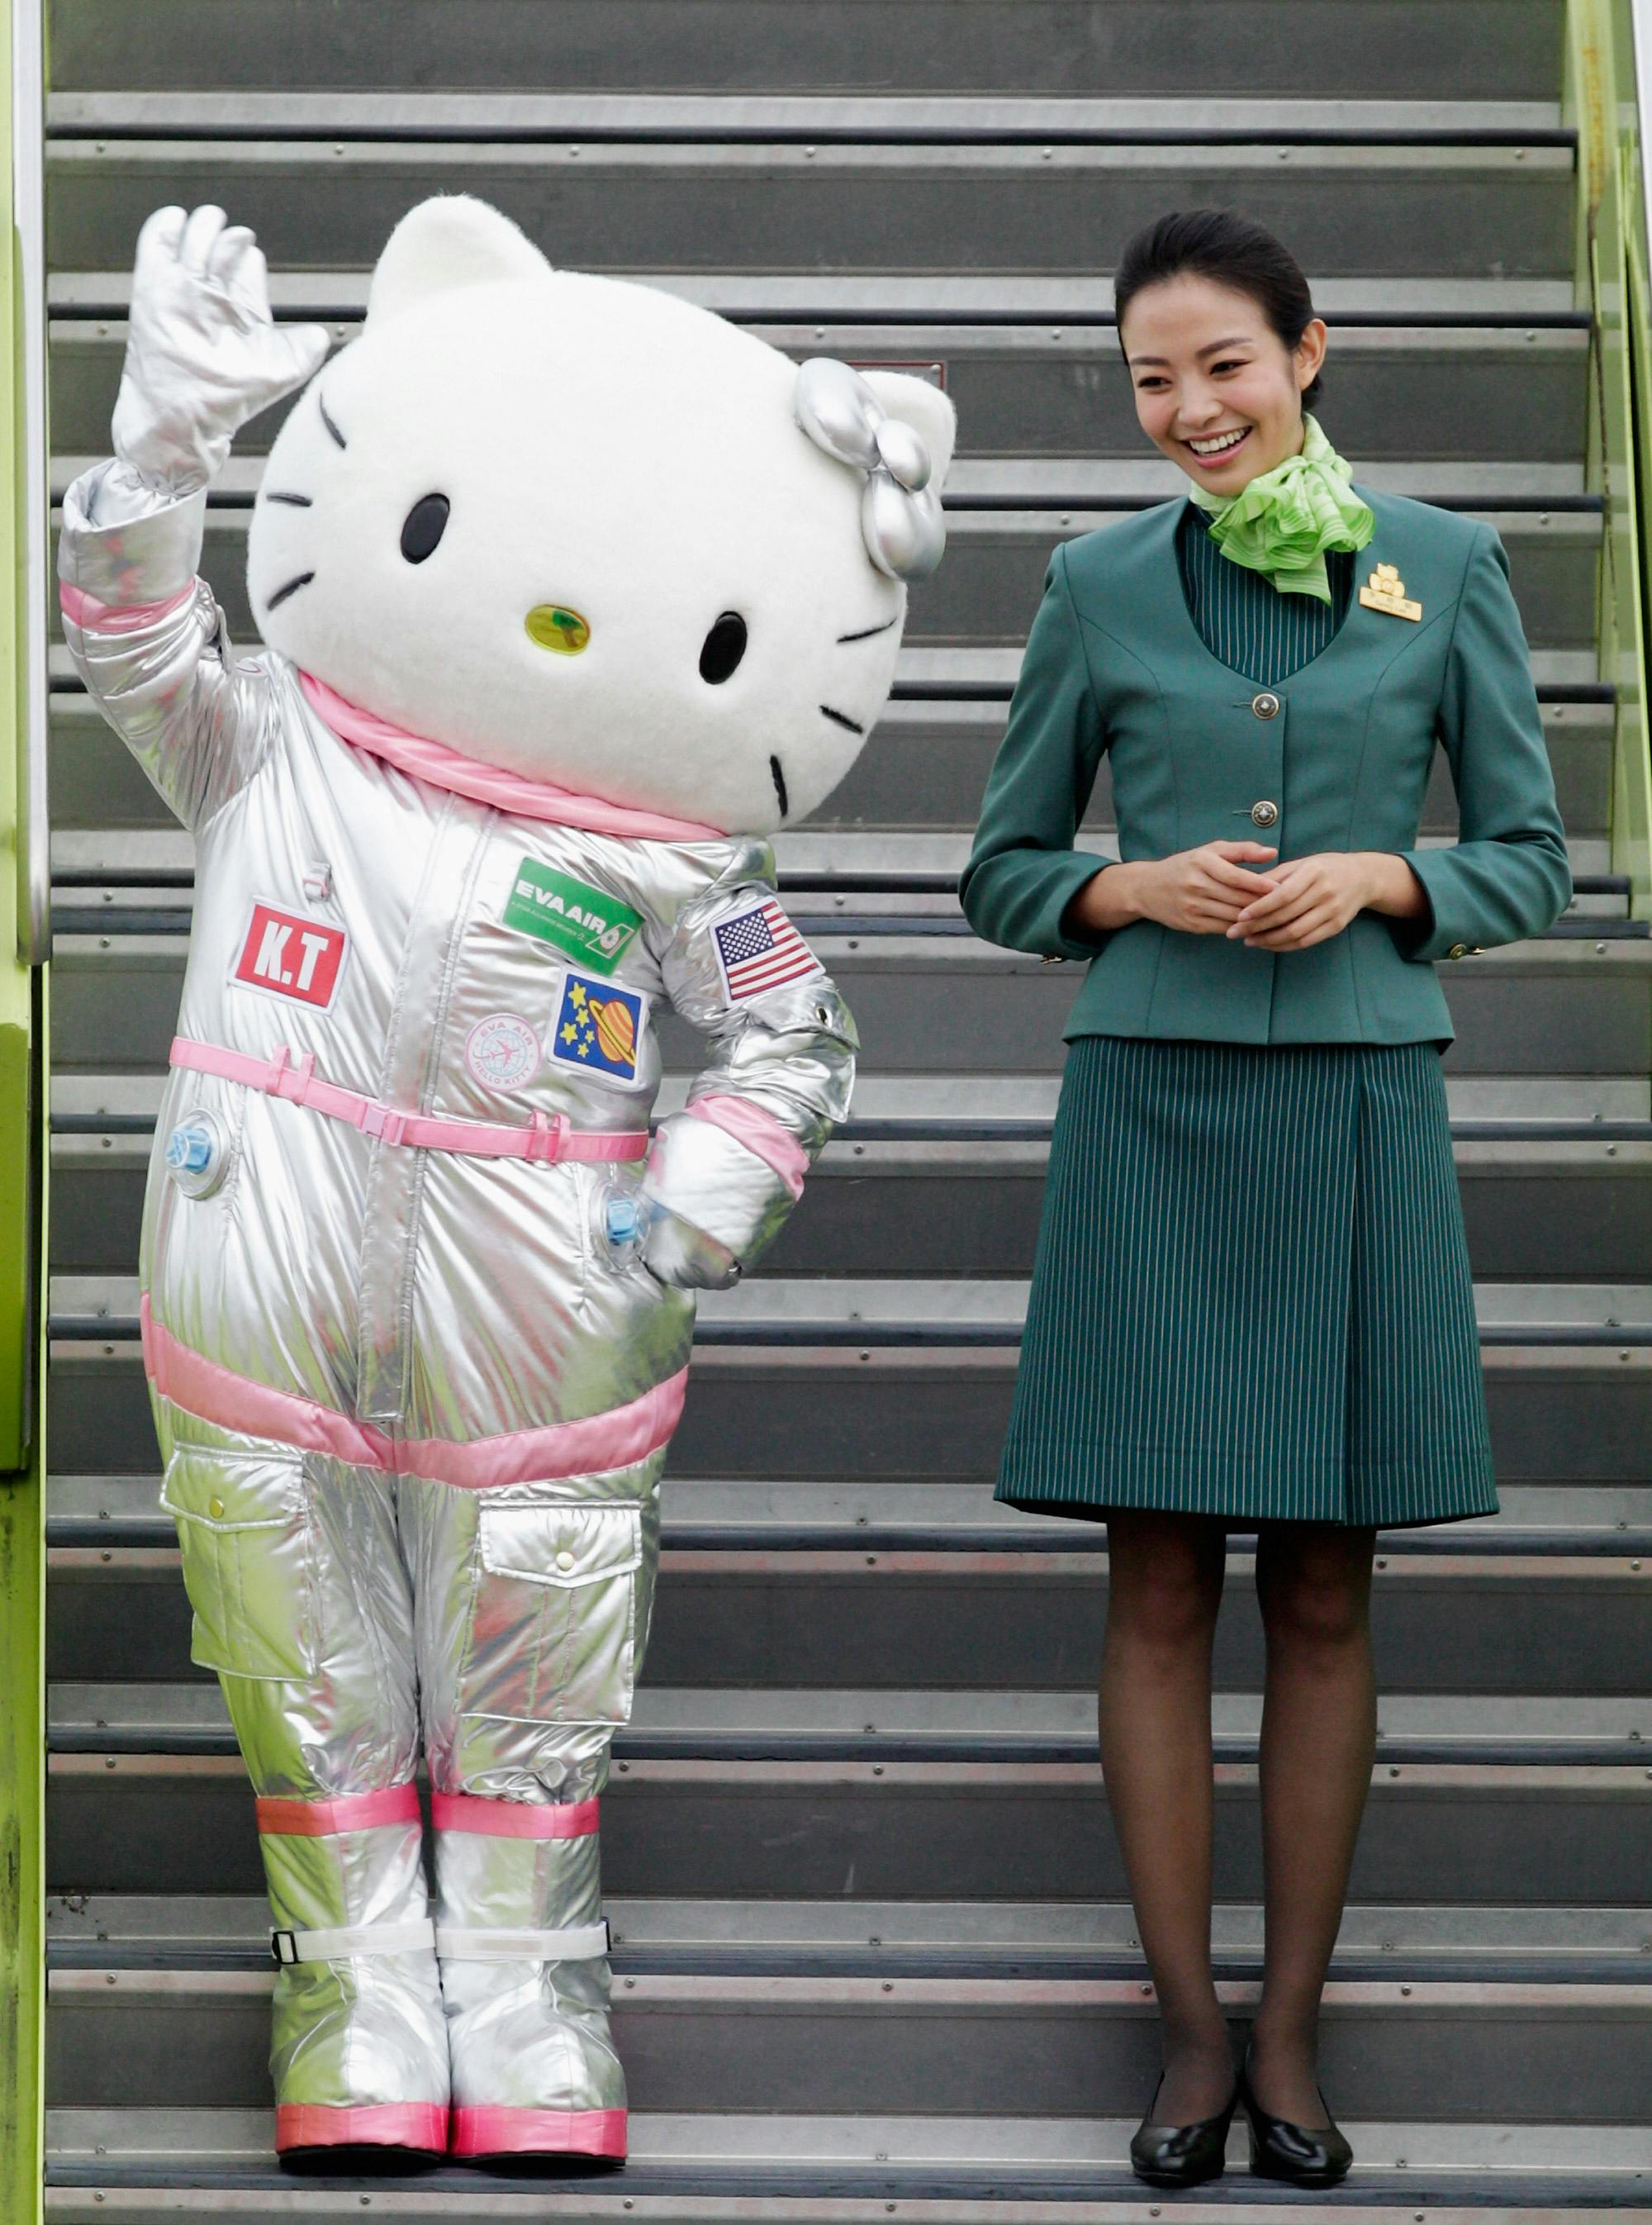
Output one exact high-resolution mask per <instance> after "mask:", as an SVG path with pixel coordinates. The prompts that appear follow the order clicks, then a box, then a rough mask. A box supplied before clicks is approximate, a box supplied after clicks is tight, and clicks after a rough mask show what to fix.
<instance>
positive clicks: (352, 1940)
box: [269, 1917, 436, 1969]
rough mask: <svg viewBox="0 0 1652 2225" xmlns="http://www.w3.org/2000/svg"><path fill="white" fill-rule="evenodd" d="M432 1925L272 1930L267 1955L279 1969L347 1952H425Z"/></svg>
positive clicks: (337, 1958) (432, 1937)
mask: <svg viewBox="0 0 1652 2225" xmlns="http://www.w3.org/2000/svg"><path fill="white" fill-rule="evenodd" d="M435 1930H436V1927H435V1925H434V1924H432V1923H431V1921H430V1919H429V1918H428V1917H427V1918H425V1919H424V1921H423V1922H422V1923H421V1924H348V1925H346V1926H345V1927H343V1928H342V1929H340V1930H335V1931H272V1932H271V1933H270V1935H269V1953H270V1957H271V1959H272V1960H273V1961H274V1962H275V1963H277V1964H278V1965H279V1966H280V1967H281V1968H282V1969H286V1968H289V1967H290V1966H291V1965H292V1964H293V1963H294V1962H340V1961H342V1960H343V1959H344V1958H345V1956H351V1955H414V1954H420V1953H423V1954H426V1955H427V1954H429V1953H430V1951H431V1949H432V1948H433V1947H434V1944H435Z"/></svg>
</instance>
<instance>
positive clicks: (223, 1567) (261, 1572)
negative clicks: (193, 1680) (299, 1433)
mask: <svg viewBox="0 0 1652 2225" xmlns="http://www.w3.org/2000/svg"><path fill="white" fill-rule="evenodd" d="M161 1505H162V1506H164V1507H165V1508H166V1509H167V1512H168V1513H169V1514H170V1515H171V1516H172V1517H173V1518H174V1521H175V1522H176V1523H177V1525H178V1543H179V1544H180V1547H181V1548H182V1551H183V1563H184V1587H185V1589H186V1590H187V1592H188V1594H189V1604H190V1606H191V1607H193V1609H194V1611H195V1621H194V1629H193V1634H192V1637H191V1640H190V1647H189V1658H190V1659H191V1660H192V1661H194V1662H196V1663H197V1664H199V1666H200V1667H201V1668H203V1669H216V1670H218V1671H219V1672H220V1673H221V1674H223V1675H225V1676H228V1677H264V1678H279V1677H311V1676H313V1675H314V1673H315V1670H316V1668H317V1665H318V1663H319V1660H320V1633H319V1628H318V1624H319V1620H320V1618H319V1613H318V1608H317V1592H316V1565H315V1538H314V1534H313V1530H312V1527H311V1523H310V1516H309V1509H308V1506H307V1503H306V1499H305V1495H304V1462H303V1456H302V1455H301V1454H298V1453H265V1452H256V1453H255V1452H226V1451H223V1450H218V1449H211V1450H209V1449H206V1448H202V1447H200V1446H196V1445H180V1446H179V1447H178V1448H177V1450H176V1451H174V1454H173V1455H172V1458H171V1460H170V1461H168V1464H167V1474H166V1480H165V1481H164V1482H163V1483H162V1485H161Z"/></svg>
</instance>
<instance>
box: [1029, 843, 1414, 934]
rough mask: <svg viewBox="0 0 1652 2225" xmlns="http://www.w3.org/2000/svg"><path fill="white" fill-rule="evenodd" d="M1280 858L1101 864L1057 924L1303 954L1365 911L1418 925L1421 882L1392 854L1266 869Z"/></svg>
mask: <svg viewBox="0 0 1652 2225" xmlns="http://www.w3.org/2000/svg"><path fill="white" fill-rule="evenodd" d="M1277 855H1278V852H1277V851H1276V850H1274V849H1270V848H1269V847H1268V846H1267V845H1266V844H1264V843H1261V842H1205V843H1201V844H1200V845H1199V847H1198V848H1197V849H1195V850H1179V851H1177V852H1176V853H1175V854H1174V856H1172V857H1168V858H1153V859H1133V860H1130V861H1129V862H1127V863H1124V864H1122V865H1104V866H1103V867H1102V869H1101V871H1100V872H1098V873H1096V874H1095V875H1093V876H1092V878H1091V879H1089V880H1087V881H1086V883H1085V884H1084V886H1083V887H1082V888H1081V889H1080V890H1079V891H1078V893H1077V894H1076V895H1075V896H1074V897H1073V899H1072V901H1071V902H1070V903H1068V905H1067V911H1066V915H1065V918H1064V925H1067V926H1069V927H1073V928H1088V929H1091V930H1092V932H1102V933H1107V932H1111V931H1112V930H1114V929H1118V928H1121V927H1128V926H1130V925H1131V924H1132V923H1133V922H1135V921H1136V920H1139V919H1151V920H1156V921H1157V922H1158V923H1159V925H1160V926H1161V927H1168V928H1173V929H1175V930H1176V932H1177V933H1178V934H1181V935H1225V936H1226V937H1227V939H1228V940H1229V941H1236V942H1243V943H1244V947H1245V948H1246V949H1247V950H1306V949H1307V948H1309V947H1310V946H1311V945H1312V944H1313V943H1316V942H1324V941H1328V940H1329V938H1330V937H1331V936H1332V935H1340V934H1341V932H1342V930H1343V929H1344V928H1345V927H1346V926H1347V925H1348V922H1350V921H1351V919H1353V918H1355V917H1357V916H1358V914H1359V913H1360V912H1362V911H1378V912H1383V913H1385V914H1387V915H1388V916H1389V917H1390V918H1395V919H1415V918H1420V917H1421V916H1422V914H1423V913H1424V912H1425V911H1426V910H1427V902H1428V900H1427V897H1426V895H1425V894H1424V892H1423V888H1422V884H1421V882H1420V881H1419V880H1418V878H1417V877H1416V875H1415V873H1414V872H1412V870H1411V868H1410V866H1409V865H1407V864H1406V862H1405V860H1404V859H1403V858H1399V857H1396V856H1394V855H1393V854H1392V853H1390V852H1388V851H1383V850H1322V851H1319V852H1316V853H1315V854H1314V855H1313V856H1312V857H1307V858H1291V859H1288V860H1287V861H1286V863H1285V864H1283V865H1270V864H1269V859H1274V858H1275V857H1277Z"/></svg>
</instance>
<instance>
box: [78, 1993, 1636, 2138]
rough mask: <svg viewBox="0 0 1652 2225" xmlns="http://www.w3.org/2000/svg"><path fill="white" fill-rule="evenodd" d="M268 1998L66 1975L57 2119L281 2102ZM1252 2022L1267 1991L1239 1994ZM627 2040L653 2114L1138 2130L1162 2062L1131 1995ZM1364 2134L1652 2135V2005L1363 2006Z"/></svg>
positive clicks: (969, 2005)
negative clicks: (1648, 2108)
mask: <svg viewBox="0 0 1652 2225" xmlns="http://www.w3.org/2000/svg"><path fill="white" fill-rule="evenodd" d="M271 1982H272V1981H271V1979H270V1978H269V1975H266V1974H263V1973H253V1972H195V1971H188V1972H185V1971H130V1970H124V1969H123V1970H103V1971H99V1970H71V1971H60V1972H55V1973H54V1974H53V1975H52V1977H51V1979H50V1981H49V1983H48V1987H47V2101H48V2104H49V2105H53V2106H62V2105H64V2104H76V2105H79V2106H81V2107H88V2106H90V2107H103V2108H109V2107H119V2106H125V2107H128V2108H132V2107H138V2108H142V2107H148V2108H155V2107H157V2106H162V2105H164V2104H165V2103H167V2102H168V2101H171V2100H173V2099H174V2096H175V2095H176V2094H177V2091H178V2089H179V2087H180V2085H182V2086H184V2087H185V2088H186V2089H187V2091H188V2092H189V2093H190V2095H192V2097H193V2099H195V2100H196V2101H199V2102H204V2103H206V2104H208V2105H209V2106H212V2105H216V2106H218V2107H232V2108H248V2107H256V2105H257V2103H258V2101H260V2100H261V2099H262V2097H263V2093H264V2091H265V2090H266V2089H265V2081H266V2078H267V2076H268V2074H267V2071H266V2069H265V2055H266V2052H267V2045H268V2039H267V2030H266V2027H267V2023H268V2010H269V1993H270V1988H271ZM1224 1991H1225V1996H1226V2004H1227V2006H1228V2007H1229V2008H1230V2011H1231V2013H1233V2014H1234V2016H1235V2017H1236V2019H1237V2018H1239V2017H1243V2016H1244V2014H1245V2013H1246V2012H1247V2011H1249V2010H1250V2007H1251V2006H1253V2003H1254V2000H1255V1992H1254V1988H1253V1987H1251V1986H1250V1984H1249V1983H1248V1982H1247V1981H1243V1980H1240V1981H1229V1982H1228V1984H1227V1985H1226V1987H1225V1988H1224ZM614 2028H615V2038H616V2041H617V2044H618V2045H619V2046H620V2047H621V2048H622V2049H623V2051H624V2055H625V2059H626V2063H627V2070H628V2074H629V2082H630V2090H631V2092H632V2093H633V2094H634V2095H635V2096H636V2101H637V2104H638V2106H639V2107H641V2108H654V2109H663V2110H673V2111H687V2110H695V2111H699V2110H731V2109H737V2108H738V2109H747V2110H750V2109H756V2110H760V2111H761V2110H766V2111H777V2110H782V2109H784V2108H788V2107H794V2106H795V2100H796V2096H797V2095H799V2094H800V2093H807V2094H808V2095H809V2096H810V2098H811V2100H812V2101H813V2103H814V2104H815V2106H816V2107H818V2108H821V2109H822V2110H823V2111H826V2112H828V2113H830V2114H856V2113H858V2112H860V2111H863V2110H865V2111H874V2110H876V2111H879V2112H883V2111H887V2112H890V2113H893V2114H939V2115H973V2116H980V2115H985V2114H992V2113H997V2112H1002V2113H1004V2114H1012V2115H1016V2116H1067V2117H1072V2116H1078V2115H1081V2114H1092V2113H1102V2114H1107V2115H1110V2116H1113V2115H1122V2114H1123V2113H1124V2112H1125V2111H1126V2110H1127V2109H1129V2108H1130V2106H1131V2104H1132V2102H1134V2101H1136V2097H1137V2096H1138V2095H1139V2094H1140V2093H1141V2091H1142V2088H1143V2086H1144V2085H1150V2084H1151V2082H1152V2077H1153V2074H1154V2070H1155V2066H1156V2063H1157V2058H1158V2039H1157V2027H1156V2018H1155V2012H1154V2005H1153V2002H1152V2000H1151V1999H1150V1998H1147V1999H1144V1998H1143V1996H1142V1987H1141V1986H1140V1985H1139V1984H1138V1983H1137V1982H1136V1981H1134V1980H1133V1979H1111V1980H1107V1979H1103V1980H1084V1981H1080V1980H1067V1981H1064V1980H1060V1979H1039V1980H1016V1979H1003V1980H998V1981H979V1980H972V1979H964V1978H913V1977H904V1976H902V1977H897V1978H894V1979H879V1978H877V1977H875V1976H864V1977H852V1978H821V1979H809V1978H762V1977H709V1976H708V1977H652V1976H636V1977H632V1978H621V1979H620V1980H619V1981H618V1983H617V1987H616V1992H615V2001H614ZM1320 2039H1321V2056H1322V2061H1323V2064H1324V2070H1325V2076H1326V2081H1327V2082H1333V2083H1334V2086H1335V2089H1336V2091H1337V2092H1338V2094H1339V2095H1340V2096H1342V2097H1343V2106H1344V2108H1345V2109H1346V2110H1347V2111H1348V2113H1349V2114H1351V2115H1353V2116H1356V2117H1361V2116H1363V2117H1393V2118H1403V2119H1405V2120H1409V2121H1420V2122H1436V2123H1438V2122H1440V2121H1441V2120H1445V2121H1447V2122H1450V2121H1453V2120H1455V2119H1457V2118H1459V2117H1460V2116H1462V2115H1464V2114H1466V2113H1467V2111H1466V2108H1465V2105H1467V2104H1470V2103H1472V2101H1473V2100H1474V2099H1475V2098H1476V2097H1478V2095H1480V2094H1481V2093H1482V2092H1484V2090H1486V2088H1487V2085H1488V2083H1489V2082H1491V2081H1492V2080H1495V2082H1496V2084H1497V2090H1498V2094H1499V2100H1500V2112H1499V2113H1500V2114H1503V2115H1504V2116H1505V2117H1509V2118H1512V2119H1513V2120H1516V2121H1521V2120H1525V2121H1528V2122H1533V2121H1535V2122H1539V2123H1554V2122H1555V2121H1560V2122H1562V2123H1564V2122H1567V2121H1568V2120H1570V2121H1573V2122H1578V2121H1581V2122H1585V2123H1605V2124H1617V2125H1624V2126H1637V2127H1642V2128H1644V2125H1645V2094H1646V2089H1647V2085H1648V2083H1649V2082H1652V1985H1648V1986H1636V1987H1629V1986H1600V1987H1592V1986H1587V1985H1578V1986H1545V1985H1541V1984H1528V1985H1518V1986H1498V1985H1496V1984H1493V1983H1487V1982H1484V1981H1482V1982H1480V1983H1478V1984H1474V1983H1458V1984H1445V1985H1432V1984H1425V1983H1415V1984H1412V1985H1410V1986H1409V1987H1407V1988H1406V1990H1405V1991H1404V1992H1402V1988H1401V1986H1400V1984H1399V1983H1398V1982H1396V1981H1389V1982H1387V1983H1371V1984H1364V1985H1360V1984H1348V1983H1342V1982H1339V1981H1336V1980H1335V1979H1333V1980H1332V1982H1331V1984H1330V1985H1329V1986H1328V1987H1327V1988H1326V1997H1325V2002H1324V2006H1323V2008H1322V2011H1321V2016H1320Z"/></svg>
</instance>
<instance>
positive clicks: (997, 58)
mask: <svg viewBox="0 0 1652 2225" xmlns="http://www.w3.org/2000/svg"><path fill="white" fill-rule="evenodd" d="M58 15H59V20H57V21H54V27H53V45H52V83H53V86H54V90H55V91H57V92H59V93H62V92H83V91H87V90H92V89H97V88H102V87H104V86H117V87H121V88H125V89H131V90H133V91H143V92H148V91H156V92H189V91H212V92H218V91H222V92H243V91H262V90H263V89H264V88H266V87H269V86H286V87H288V88H289V89H291V90H293V91H294V92H297V91H304V92H309V91H311V90H312V89H313V91H314V92H323V93H326V94H339V93H348V92H380V91H384V92H391V91H402V90H412V89H414V88H415V87H423V86H436V87H440V88H443V89H444V90H447V91H449V92H453V93H454V94H460V93H465V94H471V93H478V92H516V91H517V90H518V89H520V87H521V86H522V82H523V78H524V61H525V60H527V59H528V54H525V52H524V45H523V38H522V14H521V11H520V10H519V9H518V8H516V7H514V6H512V5H511V4H510V0H471V4H470V5H469V6H467V8H466V10H465V15H464V17H463V19H462V20H456V19H455V17H454V16H453V12H452V10H450V9H449V8H447V7H446V6H445V5H444V4H443V0H404V4H403V6H402V9H401V10H399V11H398V14H397V16H396V19H395V22H394V25H392V24H391V23H390V22H386V21H385V20H384V19H383V17H382V16H377V13H376V12H375V11H373V10H370V9H369V8H367V7H365V6H359V5H358V6H355V7H352V8H351V9H350V10H349V11H348V13H347V14H346V15H345V17H344V22H345V26H346V27H347V29H346V30H345V33H344V34H343V35H341V31H340V16H339V10H338V8H337V6H336V4H329V0H287V4H285V5H284V6H283V7H282V9H281V10H249V11H247V12H246V13H245V14H244V16H242V17H241V18H240V20H238V21H236V22H228V21H226V20H225V18H224V16H222V14H221V12H220V11H219V10H218V8H217V7H216V6H215V5H213V4H212V0H150V6H149V10H148V11H146V17H145V22H144V25H143V26H142V27H141V28H140V27H139V26H137V25H136V24H135V23H134V22H133V21H132V19H131V17H130V14H129V13H128V12H127V11H126V10H123V9H122V8H121V7H119V6H117V5H115V4H113V0H77V4H76V5H75V6H74V7H73V8H66V9H61V10H59V11H58ZM1562 20H1563V18H1562V11H1561V9H1560V6H1559V4H1557V0H1413V4H1411V5H1409V6H1408V9H1407V10H1406V17H1405V35H1404V36H1403V37H1399V36H1396V34H1395V29H1394V16H1393V10H1392V8H1391V6H1389V5H1387V4H1384V0H1332V4H1330V5H1326V4H1324V0H1320V4H1317V5H1313V6H1308V7H1304V6H1302V5H1301V4H1300V0H1257V4H1256V5H1255V6H1252V7H1250V8H1248V9H1247V10H1244V12H1243V14H1242V15H1238V16H1236V15H1235V14H1234V12H1233V11H1232V10H1229V9H1226V8H1222V7H1212V5H1210V4H1209V0H1108V4H1107V5H1105V6H1097V5H1095V4H1093V0H1092V4H1088V5H1073V4H1066V3H1065V0H1057V3H1056V4H1049V3H1048V0H1040V4H1036V5H1031V6H1029V5H1026V4H1024V0H1023V4H1016V0H961V4H960V0H946V4H940V5H937V4H935V3H934V0H916V4H914V0H907V4H904V5H903V6H902V7H901V8H900V9H898V10H893V11H890V12H889V15H888V17H887V19H886V20H883V19H881V20H880V22H879V24H878V30H877V36H876V37H874V38H868V37H867V36H866V29H867V16H866V11H865V10H864V7H862V6H859V5H856V4H853V0H768V4H753V0H717V4H712V5H704V4H702V5H699V6H695V7H693V8H684V7H680V6H674V5H672V4H669V0H667V4H661V0H563V5H562V6H561V8H560V10H559V16H558V24H557V35H556V39H555V42H554V57H555V68H554V73H552V72H547V74H554V76H555V79H556V81H557V84H558V86H559V87H560V89H561V90H562V92H564V93H565V94H568V95H573V94H579V95H580V96H582V97H583V96H585V95H587V94H589V93H592V92H594V93H610V92H618V93H644V94H657V93H662V92H676V93H688V92H704V93H717V94H719V95H723V96H728V95H731V94H738V93H751V94H758V95H762V96H764V97H770V96H772V95H773V94H774V93H775V92H777V91H780V90H786V91H788V92H793V93H802V92H815V91H817V90H818V91H820V92H832V93H835V94H844V93H850V92H876V93H889V92H904V93H909V94H920V93H925V94H947V95H956V94H958V93H960V92H975V91H980V92H984V93H987V94H989V95H991V96H992V97H994V98H1005V97H1016V96H1029V95H1042V94H1061V95H1064V96H1086V97H1091V98H1099V97H1105V98H1110V99H1111V98H1121V97H1131V98H1141V97H1151V96H1163V95H1167V94H1181V95H1185V96H1187V97H1188V98H1199V97H1207V96H1210V95H1214V94H1221V95H1228V94H1231V93H1232V92H1235V91H1236V90H1245V91H1253V92H1255V93H1256V94H1257V95H1260V96H1266V97H1269V98H1283V97H1287V96H1289V97H1323V98H1337V97H1345V95H1346V93H1347V89H1348V87H1349V86H1350V85H1358V86H1359V87H1360V88H1361V90H1362V95H1363V97H1364V98H1415V99H1431V98H1438V97H1439V96H1440V92H1441V91H1442V89H1444V88H1445V87H1446V86H1449V87H1450V88H1451V89H1452V90H1453V91H1454V92H1457V93H1458V94H1459V96H1460V97H1461V98H1463V99H1465V100H1518V101H1528V102H1529V101H1541V102H1548V101H1549V100H1551V99H1552V98H1554V91H1555V88H1556V86H1557V84H1558V82H1559V79H1560V57H1561V25H1562ZM528 53H529V54H531V53H532V48H531V46H530V48H529V50H528Z"/></svg>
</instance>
